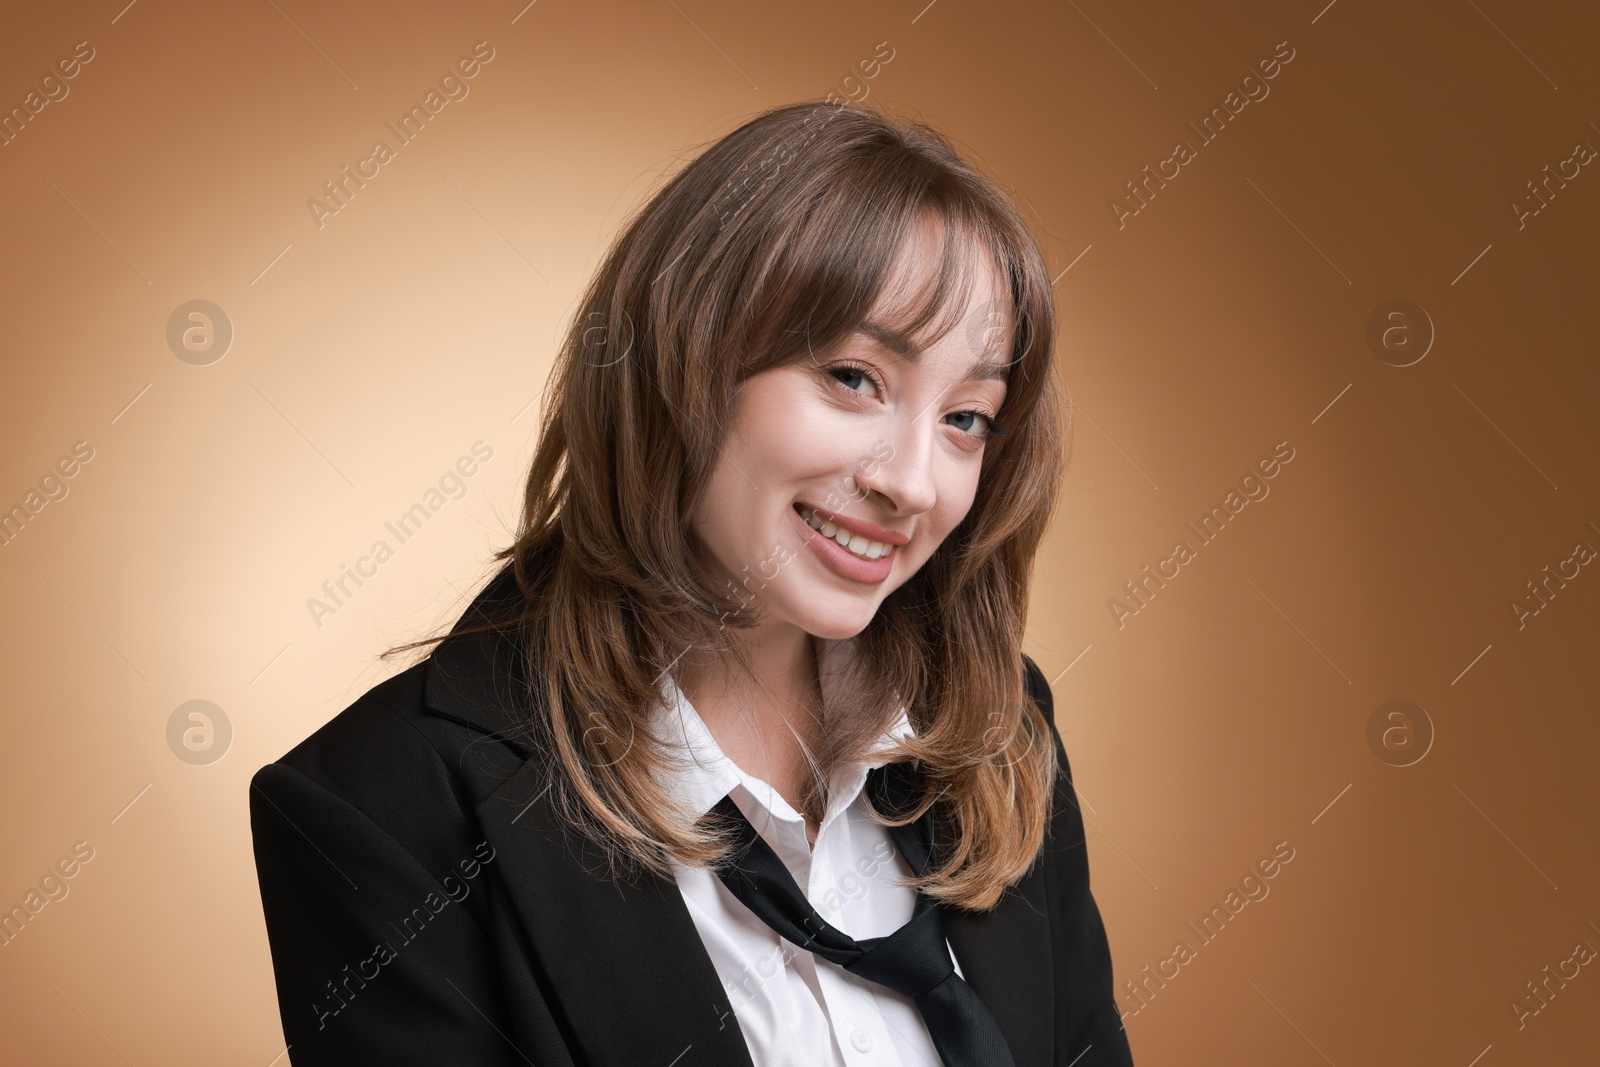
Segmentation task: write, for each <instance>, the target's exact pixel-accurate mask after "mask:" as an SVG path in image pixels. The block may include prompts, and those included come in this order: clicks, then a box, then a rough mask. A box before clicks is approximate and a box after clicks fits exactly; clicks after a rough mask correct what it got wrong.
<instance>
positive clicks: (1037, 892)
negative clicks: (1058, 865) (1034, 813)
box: [944, 865, 1055, 1067]
mask: <svg viewBox="0 0 1600 1067" xmlns="http://www.w3.org/2000/svg"><path fill="white" fill-rule="evenodd" d="M944 933H945V939H946V940H948V941H949V942H950V948H951V949H952V950H953V951H954V952H955V955H956V960H957V961H958V962H959V963H960V964H961V974H962V976H963V977H964V978H965V979H966V980H967V984H968V985H970V986H971V987H972V989H973V991H974V992H975V993H977V994H978V997H979V999H981V1000H982V1001H983V1003H984V1004H985V1005H987V1006H988V1008H989V1010H990V1011H991V1012H993V1013H994V1018H995V1021H996V1022H997V1023H999V1024H1000V1030H1001V1032H1002V1033H1004V1034H1005V1035H1006V1044H1007V1045H1009V1046H1011V1056H1012V1058H1013V1059H1014V1060H1016V1063H1017V1067H1049V1065H1050V1064H1053V1063H1054V1062H1055V1025H1054V1020H1055V987H1054V984H1053V978H1054V968H1053V967H1052V965H1051V955H1050V953H1051V949H1050V917H1049V911H1048V909H1047V906H1046V902H1045V890H1044V869H1043V867H1042V865H1041V866H1036V867H1035V868H1034V870H1033V871H1032V873H1030V874H1029V875H1028V876H1027V877H1026V878H1024V879H1023V880H1022V881H1021V882H1019V883H1017V885H1016V886H1014V887H1012V888H1011V889H1008V890H1006V893H1005V896H1003V897H1001V898H1000V903H999V904H997V905H995V907H994V909H993V910H992V911H987V912H982V913H978V914H974V913H972V912H963V911H954V910H951V911H948V912H946V913H945V923H944Z"/></svg>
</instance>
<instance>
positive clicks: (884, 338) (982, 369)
mask: <svg viewBox="0 0 1600 1067" xmlns="http://www.w3.org/2000/svg"><path fill="white" fill-rule="evenodd" d="M856 333H858V334H862V335H863V336H865V337H868V338H870V339H871V340H873V341H876V342H877V343H878V344H880V345H882V346H883V347H884V348H886V349H888V350H889V351H890V352H893V353H894V354H895V355H896V356H898V357H900V358H901V359H903V360H905V361H906V362H907V363H916V362H917V360H918V359H920V358H921V356H922V349H920V348H918V347H917V346H916V343H915V342H914V341H912V340H911V338H910V337H909V336H908V335H907V334H906V333H905V332H903V331H901V330H897V329H895V328H894V327H893V326H887V325H885V324H883V323H881V322H875V321H874V320H872V319H867V320H865V321H863V322H862V323H861V325H860V326H857V327H856ZM1010 375H1011V364H1010V363H1007V362H1005V361H1003V360H1002V361H995V360H985V361H983V362H981V363H977V364H974V366H973V367H972V369H971V370H969V371H968V372H967V373H966V374H964V375H963V376H962V378H961V380H962V381H963V382H983V381H995V380H999V381H1004V380H1005V379H1006V378H1008V377H1010Z"/></svg>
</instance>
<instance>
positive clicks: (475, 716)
mask: <svg viewBox="0 0 1600 1067" xmlns="http://www.w3.org/2000/svg"><path fill="white" fill-rule="evenodd" d="M506 577H507V574H506V573H502V575H501V577H500V578H498V579H497V580H496V581H495V582H492V583H491V584H490V586H489V587H488V588H487V589H485V591H484V593H482V594H480V596H479V597H478V599H477V600H476V601H475V602H474V605H473V608H472V609H469V611H468V612H467V614H466V615H465V616H464V617H463V619H464V621H465V619H468V618H477V617H481V616H479V615H478V612H480V611H481V610H482V609H483V607H484V605H485V604H486V602H487V598H488V597H490V596H491V595H507V592H508V588H509V585H508V582H507V581H506ZM458 628H459V625H458ZM1023 660H1024V668H1025V671H1026V678H1027V687H1028V691H1029V693H1030V694H1031V695H1032V696H1033V698H1034V700H1035V701H1037V702H1038V703H1039V705H1040V706H1041V707H1042V709H1043V710H1044V712H1045V716H1046V718H1050V717H1051V716H1052V713H1053V708H1052V698H1051V693H1050V687H1049V685H1048V683H1047V682H1046V681H1045V678H1044V675H1043V674H1042V673H1041V672H1040V670H1039V668H1038V667H1037V666H1036V665H1035V664H1034V663H1033V661H1032V660H1031V659H1028V658H1027V657H1026V656H1025V657H1023ZM518 663H519V660H518V657H517V656H516V655H515V652H514V646H513V645H512V642H511V641H510V640H509V639H507V638H504V637H501V636H495V635H467V636H456V637H452V638H449V639H447V640H446V641H445V642H444V643H442V644H441V645H439V646H438V647H437V648H436V649H435V650H434V652H433V654H432V655H431V656H430V657H429V658H428V659H426V660H424V661H423V662H422V663H419V664H417V665H416V666H414V667H411V668H410V669H408V670H405V671H402V672H401V673H400V674H398V675H396V676H395V677H393V678H391V679H389V680H388V681H386V682H384V683H382V684H380V685H378V686H376V687H374V688H373V689H372V690H370V691H369V692H367V693H366V694H365V695H364V696H362V697H361V698H360V699H358V700H357V701H356V702H355V703H354V704H352V705H351V706H350V707H348V708H346V709H345V710H344V711H342V712H340V713H339V714H338V715H337V716H335V717H334V718H333V720H332V721H330V722H329V723H328V724H327V725H326V726H324V727H322V728H321V729H320V730H318V731H317V732H316V733H314V734H313V735H311V737H309V738H308V739H307V740H306V741H304V742H303V743H301V744H300V745H298V746H296V747H295V748H294V749H293V750H292V751H291V752H289V753H288V754H287V755H285V756H284V757H283V758H282V759H280V760H278V761H277V762H276V763H272V764H269V765H268V766H266V767H263V768H262V769H261V770H260V771H259V772H258V773H257V774H256V776H255V778H254V780H253V781H252V782H251V788H250V818H251V827H252V831H253V834H254V838H255V856H256V870H257V873H258V876H259V878H260V883H261V900H262V905H263V908H264V910H265V915H266V926H267V935H268V939H269V941H270V943H271V948H272V964H273V969H274V972H275V974H276V979H277V988H278V1003H279V1008H280V1011H281V1013H282V1016H283V1031H284V1035H285V1038H286V1040H287V1041H288V1043H289V1046H290V1047H289V1059H290V1060H291V1061H292V1062H293V1063H294V1064H296V1065H297V1067H305V1065H330V1064H366V1063H372V1064H385V1065H392V1067H399V1065H408V1064H440V1063H449V1064H470V1065H473V1067H501V1065H504V1067H512V1065H520V1064H534V1065H536V1067H577V1065H593V1067H651V1065H654V1067H669V1065H671V1067H750V1064H751V1061H750V1055H749V1052H748V1050H747V1049H746V1047H745V1042H744V1038H743V1036H742V1035H741V1033H740V1031H739V1023H738V1019H737V1017H736V1016H735V1014H734V1013H733V1011H732V1010H731V1006H730V1002H729V998H728V995H727V993H726V992H725V991H724V989H723V986H722V983H721V982H720V981H719V980H718V977H717V974H716V971H715V969H714V968H713V966H712V963H711V959H710V957H709V956H708V955H707V953H706V951H705V948H704V946H703V944H702V943H701V941H700V935H699V932H698V931H697V930H696V929H695V926H694V923H693V920H691V919H690V917H689V913H688V911H687V909H686V908H685V906H684V903H683V899H682V896H681V895H680V893H679V891H678V887H677V884H676V883H675V882H674V881H673V880H671V879H670V878H660V877H655V876H649V877H645V878H642V879H639V880H637V881H636V882H635V883H634V884H627V883H625V882H618V881H615V880H611V879H609V878H607V877H606V875H605V873H604V871H603V869H602V867H601V865H600V862H599V858H598V856H597V855H596V854H595V853H594V852H593V850H592V849H591V848H590V847H588V846H587V845H585V844H584V843H583V842H582V841H581V840H579V839H578V838H577V837H576V836H575V835H572V834H570V833H564V832H563V829H562V824H561V821H560V820H559V818H558V816H557V814H556V812H555V811H554V810H552V805H551V804H550V802H549V797H548V796H547V795H541V793H540V791H539V787H538V778H539V775H538V768H539V762H540V760H541V758H542V756H541V754H540V753H535V752H530V751H529V750H528V749H527V747H526V746H525V745H523V744H521V743H519V742H517V741H515V740H507V739H505V738H503V737H502V736H501V735H502V734H504V733H506V732H507V731H509V730H510V729H511V728H512V727H513V725H514V722H515V719H514V717H513V716H514V715H515V710H514V709H515V708H516V706H517V705H516V699H515V694H516V692H517V690H516V689H515V688H514V687H515V686H516V685H517V684H518V683H517V682H516V677H517V675H518V673H519V669H518ZM1052 733H1053V734H1054V737H1055V743H1056V757H1057V759H1058V760H1059V761H1060V767H1061V771H1060V774H1059V776H1058V777H1057V780H1056V786H1057V788H1056V796H1055V806H1054V814H1053V817H1052V820H1051V825H1050V831H1049V838H1048V841H1047V843H1046V846H1045V850H1044V854H1043V856H1042V858H1041V861H1040V862H1038V863H1037V864H1035V866H1034V868H1033V870H1032V871H1031V872H1030V873H1029V874H1028V875H1027V877H1026V878H1024V879H1023V880H1022V881H1021V882H1020V883H1019V884H1018V885H1017V886H1016V887H1014V889H1012V890H1008V891H1007V893H1006V895H1005V896H1004V898H1003V899H1002V900H1001V902H1000V903H999V904H998V905H997V906H996V907H995V908H994V909H993V910H992V911H990V912H987V913H984V914H981V915H972V914H967V913H952V914H950V915H948V917H947V920H946V934H947V936H948V938H949V941H950V944H951V947H952V948H953V949H954V951H955V954H956V958H957V959H958V960H959V962H960V964H961V969H962V972H963V973H964V974H965V975H966V978H967V981H968V982H969V983H970V984H971V985H972V987H973V989H974V990H976V991H977V993H978V995H979V996H980V997H982V998H983V1001H984V1003H985V1004H987V1005H988V1006H989V1008H990V1010H991V1011H993V1013H994V1015H995V1018H996V1019H997V1020H998V1022H999V1024H1000V1028H1001V1030H1003V1031H1004V1033H1005V1036H1006V1040H1007V1042H1008V1043H1009V1044H1010V1046H1011V1049H1012V1053H1013V1055H1014V1057H1015V1059H1016V1063H1017V1067H1045V1065H1054V1067H1067V1065H1069V1064H1070V1065H1072V1067H1112V1065H1116V1067H1122V1065H1131V1064H1132V1062H1133V1061H1132V1057H1131V1055H1130V1052H1129V1049H1128V1041H1127V1036H1126V1034H1124V1032H1123V1030H1122V1026H1121V1022H1120V1019H1119V1016H1118V1011H1117V1008H1116V1006H1115V1004H1114V1002H1113V990H1112V983H1111V955H1110V950H1109V947H1108V945H1107V942H1106V934H1105V928H1104V926H1103V925H1102V923H1101V919H1100V912H1099V909H1098V908H1097V907H1096V906H1095V902H1094V898H1093V897H1092V896H1091V895H1090V893H1089V867H1088V860H1087V856H1086V852H1085V848H1084V832H1083V817H1082V815H1081V814H1080V813H1079V811H1078V807H1077V803H1076V800H1075V798H1074V794H1073V790H1072V784H1071V776H1070V775H1071V772H1070V770H1069V768H1068V765H1067V759H1066V753H1065V751H1064V750H1063V749H1062V748H1061V740H1060V735H1059V734H1056V733H1055V731H1054V726H1053V725H1052ZM1086 1050H1087V1051H1086Z"/></svg>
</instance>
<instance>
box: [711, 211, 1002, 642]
mask: <svg viewBox="0 0 1600 1067" xmlns="http://www.w3.org/2000/svg"><path fill="white" fill-rule="evenodd" d="M940 225H941V224H940V223H939V222H938V221H936V220H930V221H928V222H927V223H925V224H924V226H923V227H922V229H921V230H919V231H917V232H916V234H915V236H914V237H913V238H912V239H911V240H909V241H907V243H906V244H905V246H903V247H902V249H901V251H900V253H899V255H898V257H897V260H896V262H895V265H894V268H893V270H892V271H891V274H890V278H889V284H888V285H887V286H886V287H885V292H884V296H883V298H882V299H881V300H880V301H879V302H878V305H877V306H876V307H875V308H874V309H873V313H872V314H871V315H869V316H868V319H867V323H866V324H865V325H864V326H863V329H862V331H860V332H858V333H856V334H855V335H854V336H852V337H850V338H849V339H847V340H846V341H845V343H844V344H843V346H842V347H840V348H839V349H837V350H836V351H835V352H834V353H833V354H831V355H829V356H826V357H824V356H822V355H820V354H819V355H818V356H816V357H815V358H808V359H804V360H802V361H801V362H799V363H795V364H791V365H789V366H786V367H779V368H776V369H774V370H769V371H764V372H762V373H760V374H757V375H754V376H752V377H751V378H749V379H747V380H746V381H745V383H744V384H743V386H742V387H741V388H740V391H739V394H738V396H737V397H736V399H735V401H734V405H733V410H732V414H731V423H730V426H729V431H728V434H727V437H726V439H725V440H724V442H723V444H722V449H721V452H722V454H721V458H720V459H719V460H718V462H717V465H716V467H715V469H714V470H713V472H712V476H711V481H710V485H709V486H708V490H707V492H706V494H705V496H704V497H703V498H702V499H701V501H700V504H699V507H698V508H697V509H696V513H695V526H696V529H697V530H698V531H699V534H700V537H701V538H702V540H703V542H704V545H705V548H706V550H707V551H708V552H709V554H710V556H711V558H712V560H713V561H714V563H715V564H716V566H717V568H718V569H720V571H721V572H722V573H723V576H724V577H725V578H726V579H727V580H728V581H729V582H731V583H732V586H733V587H734V589H735V590H736V591H738V593H739V595H740V596H741V597H742V598H743V599H744V600H745V601H746V602H747V603H753V604H754V605H755V606H757V607H758V609H759V611H760V613H761V614H762V616H763V623H764V625H770V624H783V623H787V624H791V625H794V626H797V627H799V628H800V629H802V630H804V631H805V632H807V633H810V634H813V635H816V636H818V637H825V638H832V639H842V638H846V637H852V636H854V635H855V634H857V633H860V632H861V630H863V629H864V628H865V627H866V625H867V624H868V623H869V622H870V621H871V620H872V617H873V615H874V614H876V612H877V610H878V606H879V605H880V604H881V603H882V602H883V600H884V598H885V597H887V596H888V595H889V594H890V593H892V592H893V591H894V590H895V589H897V588H898V587H899V586H900V585H901V584H902V583H903V582H905V581H906V579H908V578H910V577H911V576H912V575H913V574H915V573H916V571H917V569H918V568H920V567H921V566H922V565H923V564H924V563H925V562H927V560H928V557H930V556H931V555H932V554H933V552H934V550H935V549H936V548H938V547H939V544H940V542H942V541H943V540H944V539H945V536H946V535H947V534H949V533H950V531H951V530H952V529H954V528H955V527H956V526H957V525H958V524H959V523H960V522H961V520H962V519H963V518H965V516H966V514H967V511H968V509H969V508H971V506H972V501H973V498H974V496H975V494H976V493H977V488H978V472H979V469H980V467H981V464H982V460H983V453H984V449H985V447H986V446H985V438H986V436H987V434H988V431H989V428H990V425H991V424H990V421H989V417H990V416H993V415H994V414H995V413H997V412H998V411H999V410H1000V405H1001V402H1002V401H1003V400H1004V399H1005V394H1006V384H1005V375H1006V369H1007V368H1006V364H1005V360H1006V355H1007V348H1006V345H1005V341H1006V339H1007V338H1008V337H1009V336H1010V332H1009V328H1010V322H1009V320H1008V319H1007V318H1006V317H1005V316H1004V315H997V314H994V313H993V312H992V309H993V308H995V307H1004V306H1005V305H1004V304H1003V303H998V302H997V301H999V299H1000V295H1001V293H1002V292H1003V289H1002V288H1001V286H1000V279H999V276H998V274H997V272H996V271H995V269H994V266H993V264H992V261H991V260H990V257H989V256H988V255H987V254H986V253H982V252H979V251H977V250H976V249H974V250H973V251H971V252H969V255H972V256H973V257H975V258H974V262H973V263H972V264H971V266H972V269H973V270H974V271H975V272H976V273H975V275H974V279H973V280H974V284H973V285H972V286H971V293H970V296H969V298H968V300H967V303H966V305H965V307H964V309H963V314H962V319H961V322H960V323H959V324H958V325H957V326H955V327H954V328H953V329H951V330H949V331H948V332H947V333H946V334H945V335H944V336H943V337H942V338H940V339H939V340H938V341H937V342H936V343H935V344H933V345H931V346H929V347H923V345H922V344H921V343H920V341H912V342H909V343H908V344H902V343H901V341H900V340H899V339H898V338H897V335H896V334H895V333H894V331H893V330H888V329H878V328H877V327H876V324H886V323H892V322H895V321H898V320H897V318H896V316H895V314H894V313H895V311H896V308H897V304H898V302H899V301H901V300H904V299H905V294H907V293H909V292H912V291H915V288H916V287H917V286H920V285H921V284H922V283H923V282H924V281H925V280H930V279H931V275H932V274H933V273H934V272H935V271H936V270H937V256H938V254H939V244H938V242H939V241H941V240H942V237H941V232H940V229H939V227H940ZM897 348H903V349H904V350H903V351H896V349H897ZM819 526H820V529H818V528H817V527H819ZM840 537H844V538H845V540H847V541H848V542H849V547H848V548H847V547H844V546H843V545H841V544H840V541H839V538H840Z"/></svg>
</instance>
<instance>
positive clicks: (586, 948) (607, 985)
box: [478, 762, 751, 1067]
mask: <svg viewBox="0 0 1600 1067" xmlns="http://www.w3.org/2000/svg"><path fill="white" fill-rule="evenodd" d="M540 779H541V775H540V773H539V770H538V768H537V766H536V765H535V764H533V763H532V762H529V763H525V764H524V765H523V767H522V769H521V770H520V771H518V772H517V773H516V774H515V775H513V776H512V777H511V778H510V779H508V780H507V781H506V782H505V784H504V785H502V786H501V787H500V788H499V789H497V790H495V792H494V793H492V794H491V795H490V796H488V797H487V798H485V799H484V800H483V802H482V803H480V804H479V805H478V817H479V819H480V820H481V821H482V824H483V829H484V833H485V834H486V835H487V836H488V838H489V841H490V843H491V844H492V845H494V847H495V849H496V851H497V856H496V860H497V865H498V866H499V868H500V873H501V875H502V877H503V879H504V882H505V885H506V888H507V890H508V891H509V893H510V896H511V902H512V905H513V907H514V908H515V910H516V912H517V915H518V916H519V917H520V918H521V920H522V923H523V926H524V927H525V928H526V930H527V932H528V937H529V940H530V941H531V942H532V944H533V947H534V952H535V955H536V956H537V957H538V964H537V969H538V970H539V971H541V972H542V973H543V974H544V975H545V976H546V977H547V978H548V979H549V987H550V989H551V991H552V998H553V1000H554V1003H553V1004H552V1005H551V1007H552V1009H553V1010H555V1011H556V1012H557V1014H558V1016H559V1017H562V1018H564V1020H565V1021H566V1023H567V1024H568V1025H569V1026H570V1027H571V1029H572V1031H573V1033H574V1035H575V1037H576V1043H577V1045H578V1046H579V1048H578V1049H575V1050H574V1056H573V1058H574V1059H576V1060H578V1061H579V1062H587V1063H595V1064H656V1065H660V1067H667V1065H668V1064H674V1063H678V1062H679V1060H680V1058H681V1059H682V1060H683V1062H685V1063H694V1064H714V1065H717V1067H751V1060H750V1053H749V1050H748V1049H747V1048H746V1046H745V1041H744V1036H743V1034H742V1033H741V1032H740V1030H739V1024H738V1022H737V1020H736V1019H735V1018H734V1016H733V1012H732V1010H731V1007H730V1005H729V1001H728V998H727V996H726V995H725V994H724V992H723V989H722V983H721V982H720V981H719V979H718V978H717V972H716V969H715V968H714V967H713V966H712V963H711V958H710V957H709V956H708V955H707V954H706V950H705V946H704V944H703V943H702V942H701V940H700V933H699V931H698V930H696V929H695V926H694V920H693V919H691V918H690V917H689V912H688V909H687V908H686V907H685V905H684V903H683V897H682V895H681V894H680V892H679V890H678V886H677V883H676V882H674V881H672V880H670V879H666V878H661V877H658V876H654V875H644V876H640V877H639V878H637V879H636V880H635V881H633V882H632V883H628V882H623V881H613V880H611V879H609V878H608V877H606V874H605V867H604V865H603V863H602V860H601V857H600V856H599V855H598V854H597V853H596V852H595V850H594V849H593V848H592V847H591V846H589V845H588V844H587V843H586V842H582V841H579V840H578V839H577V838H576V836H575V835H573V834H571V833H570V832H568V831H566V830H565V829H564V828H563V827H562V826H561V825H560V823H559V821H558V819H557V816H556V813H555V812H553V811H552V810H551V808H550V805H549V803H548V802H547V796H546V795H541V792H540V791H541V788H542V782H541V780H540ZM691 1050H692V1052H693V1055H692V1056H689V1055H686V1054H687V1053H689V1052H690V1051H691Z"/></svg>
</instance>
